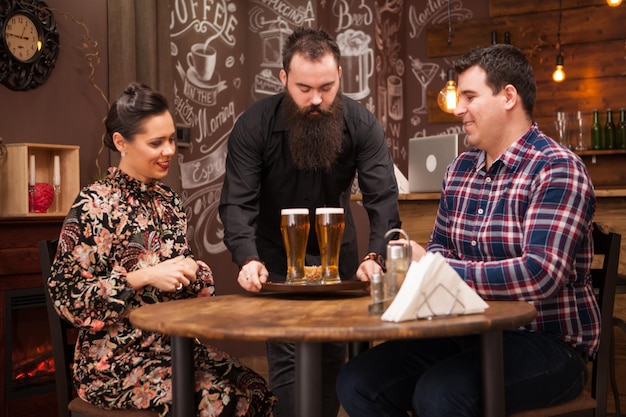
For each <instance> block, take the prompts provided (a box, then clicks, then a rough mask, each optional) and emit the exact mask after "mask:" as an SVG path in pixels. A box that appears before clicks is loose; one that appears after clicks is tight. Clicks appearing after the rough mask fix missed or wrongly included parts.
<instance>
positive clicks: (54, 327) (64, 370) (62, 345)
mask: <svg viewBox="0 0 626 417" xmlns="http://www.w3.org/2000/svg"><path fill="white" fill-rule="evenodd" d="M56 250H57V240H52V241H50V240H42V241H40V242H39V258H40V264H41V274H42V275H43V288H44V294H45V297H46V305H47V309H48V322H49V323H50V336H51V339H52V351H53V356H54V376H55V384H56V392H57V401H58V408H59V414H58V415H59V417H158V414H157V413H156V412H155V411H147V410H119V409H118V410H105V409H103V408H100V407H97V406H95V405H92V404H90V403H88V402H86V401H83V400H82V399H81V398H80V397H78V396H77V395H76V394H75V391H74V389H73V385H72V363H73V358H74V346H75V344H76V333H77V332H76V328H74V327H73V326H72V325H71V324H70V323H68V322H67V321H65V320H64V319H63V318H61V316H59V315H58V314H57V312H56V310H55V309H54V307H53V305H52V299H51V298H50V293H49V292H48V276H49V275H50V266H51V265H52V260H53V259H54V254H55V253H56Z"/></svg>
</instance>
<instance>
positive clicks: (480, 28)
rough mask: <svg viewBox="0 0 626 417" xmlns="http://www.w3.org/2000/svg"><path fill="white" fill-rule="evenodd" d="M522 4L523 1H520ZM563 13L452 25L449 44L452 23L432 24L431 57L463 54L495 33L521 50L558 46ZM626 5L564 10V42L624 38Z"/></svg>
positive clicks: (473, 21) (429, 48)
mask: <svg viewBox="0 0 626 417" xmlns="http://www.w3.org/2000/svg"><path fill="white" fill-rule="evenodd" d="M520 3H521V2H520ZM558 19H559V12H558V10H557V11H549V12H540V13H529V14H524V15H510V16H500V17H496V18H491V19H477V20H469V21H464V22H455V23H453V24H452V45H450V47H448V45H447V39H448V25H447V24H437V25H429V26H428V32H427V37H426V39H427V56H428V57H430V58H433V57H445V56H455V55H461V54H463V53H465V52H466V51H468V50H470V49H471V48H473V47H476V46H481V45H488V44H490V43H491V32H492V31H494V30H495V31H496V32H498V35H499V36H498V38H499V39H500V40H501V39H503V37H504V32H505V31H508V32H509V33H510V34H511V43H513V44H514V45H516V46H518V47H519V48H521V49H524V50H527V49H530V50H536V49H539V48H554V45H555V44H556V41H557V26H558ZM625 22H626V7H617V8H609V7H608V6H607V5H606V3H604V5H602V6H590V7H582V8H577V9H565V8H564V10H563V17H562V22H561V43H562V44H563V45H564V48H567V45H568V44H575V43H595V42H605V41H610V40H618V39H621V40H622V41H623V40H624V36H625V30H626V26H625Z"/></svg>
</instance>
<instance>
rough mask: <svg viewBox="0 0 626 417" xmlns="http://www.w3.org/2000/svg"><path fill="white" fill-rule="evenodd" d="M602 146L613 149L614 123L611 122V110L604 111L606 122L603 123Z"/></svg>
mask: <svg viewBox="0 0 626 417" xmlns="http://www.w3.org/2000/svg"><path fill="white" fill-rule="evenodd" d="M604 148H605V149H615V125H614V124H613V112H612V111H611V109H608V110H607V111H606V123H605V125H604Z"/></svg>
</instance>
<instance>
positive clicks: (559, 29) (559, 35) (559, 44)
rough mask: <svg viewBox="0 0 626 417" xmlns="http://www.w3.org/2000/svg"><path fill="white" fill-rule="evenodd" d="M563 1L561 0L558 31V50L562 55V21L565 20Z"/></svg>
mask: <svg viewBox="0 0 626 417" xmlns="http://www.w3.org/2000/svg"><path fill="white" fill-rule="evenodd" d="M562 3H563V0H559V25H558V28H557V30H556V49H557V50H558V51H559V54H560V53H561V19H562V18H563V9H562V7H561V6H562Z"/></svg>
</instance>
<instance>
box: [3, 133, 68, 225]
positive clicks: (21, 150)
mask: <svg viewBox="0 0 626 417" xmlns="http://www.w3.org/2000/svg"><path fill="white" fill-rule="evenodd" d="M6 148H7V159H6V161H5V163H4V165H3V166H2V167H1V168H2V169H1V170H0V217H58V216H61V217H65V215H66V214H67V212H68V211H69V209H70V206H71V205H72V202H73V201H74V199H75V198H76V195H77V194H78V191H79V190H80V175H79V170H80V168H79V147H78V146H73V145H50V144H40V143H10V144H7V145H6ZM31 155H33V156H34V157H35V160H36V164H35V165H36V172H35V181H36V182H38V183H48V184H52V180H53V174H54V172H53V164H54V157H55V156H58V157H59V162H60V164H59V165H60V166H59V169H60V176H61V192H60V195H59V198H60V210H59V211H54V210H55V209H54V208H55V204H54V202H53V204H52V207H51V208H50V209H48V212H47V213H31V212H29V211H28V187H29V184H28V183H29V157H30V156H31Z"/></svg>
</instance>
